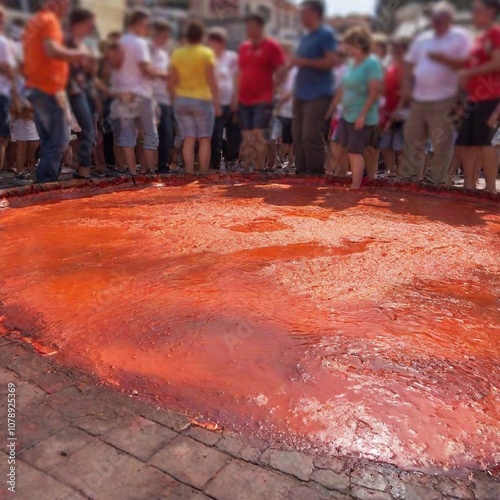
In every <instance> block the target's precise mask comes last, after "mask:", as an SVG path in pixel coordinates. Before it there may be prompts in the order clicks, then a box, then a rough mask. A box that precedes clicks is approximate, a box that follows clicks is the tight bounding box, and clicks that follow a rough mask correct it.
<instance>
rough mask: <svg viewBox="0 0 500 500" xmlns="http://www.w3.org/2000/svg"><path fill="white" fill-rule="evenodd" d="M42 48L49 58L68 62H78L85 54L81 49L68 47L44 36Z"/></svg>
mask: <svg viewBox="0 0 500 500" xmlns="http://www.w3.org/2000/svg"><path fill="white" fill-rule="evenodd" d="M43 50H44V52H45V55H46V56H47V57H50V58H51V59H60V60H62V61H68V62H80V61H81V60H82V59H83V57H84V56H85V55H86V54H85V52H84V51H82V50H81V49H68V48H66V47H65V46H64V45H62V44H60V43H58V42H56V41H55V40H52V39H50V38H46V39H45V40H44V41H43Z"/></svg>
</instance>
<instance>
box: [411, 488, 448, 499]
mask: <svg viewBox="0 0 500 500" xmlns="http://www.w3.org/2000/svg"><path fill="white" fill-rule="evenodd" d="M403 498H404V500H441V499H443V498H444V496H443V495H442V494H441V493H439V491H436V490H434V489H433V488H432V487H431V486H430V485H428V486H420V485H418V484H407V485H406V486H405V496H404V497H403Z"/></svg>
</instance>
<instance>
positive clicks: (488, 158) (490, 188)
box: [479, 146, 498, 193]
mask: <svg viewBox="0 0 500 500" xmlns="http://www.w3.org/2000/svg"><path fill="white" fill-rule="evenodd" d="M479 153H480V158H481V163H482V167H483V172H484V177H485V178H486V191H487V192H488V193H496V192H497V186H496V184H497V176H498V157H497V154H496V152H495V148H494V147H493V146H483V147H481V148H479Z"/></svg>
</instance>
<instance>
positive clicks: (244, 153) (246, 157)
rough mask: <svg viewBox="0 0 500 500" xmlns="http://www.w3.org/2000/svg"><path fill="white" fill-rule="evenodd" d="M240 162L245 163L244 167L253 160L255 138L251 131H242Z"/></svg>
mask: <svg viewBox="0 0 500 500" xmlns="http://www.w3.org/2000/svg"><path fill="white" fill-rule="evenodd" d="M240 157H241V160H242V161H244V162H245V164H246V167H247V168H248V166H249V165H250V163H251V162H252V161H253V160H254V159H255V138H254V134H253V131H252V130H244V131H243V142H242V144H241V148H240Z"/></svg>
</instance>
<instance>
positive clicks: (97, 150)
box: [94, 131, 106, 174]
mask: <svg viewBox="0 0 500 500" xmlns="http://www.w3.org/2000/svg"><path fill="white" fill-rule="evenodd" d="M94 159H95V163H96V170H97V172H99V173H101V174H102V173H104V172H105V170H106V157H105V156H104V147H103V137H102V132H101V131H99V132H98V136H97V144H96V145H95V146H94Z"/></svg>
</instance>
